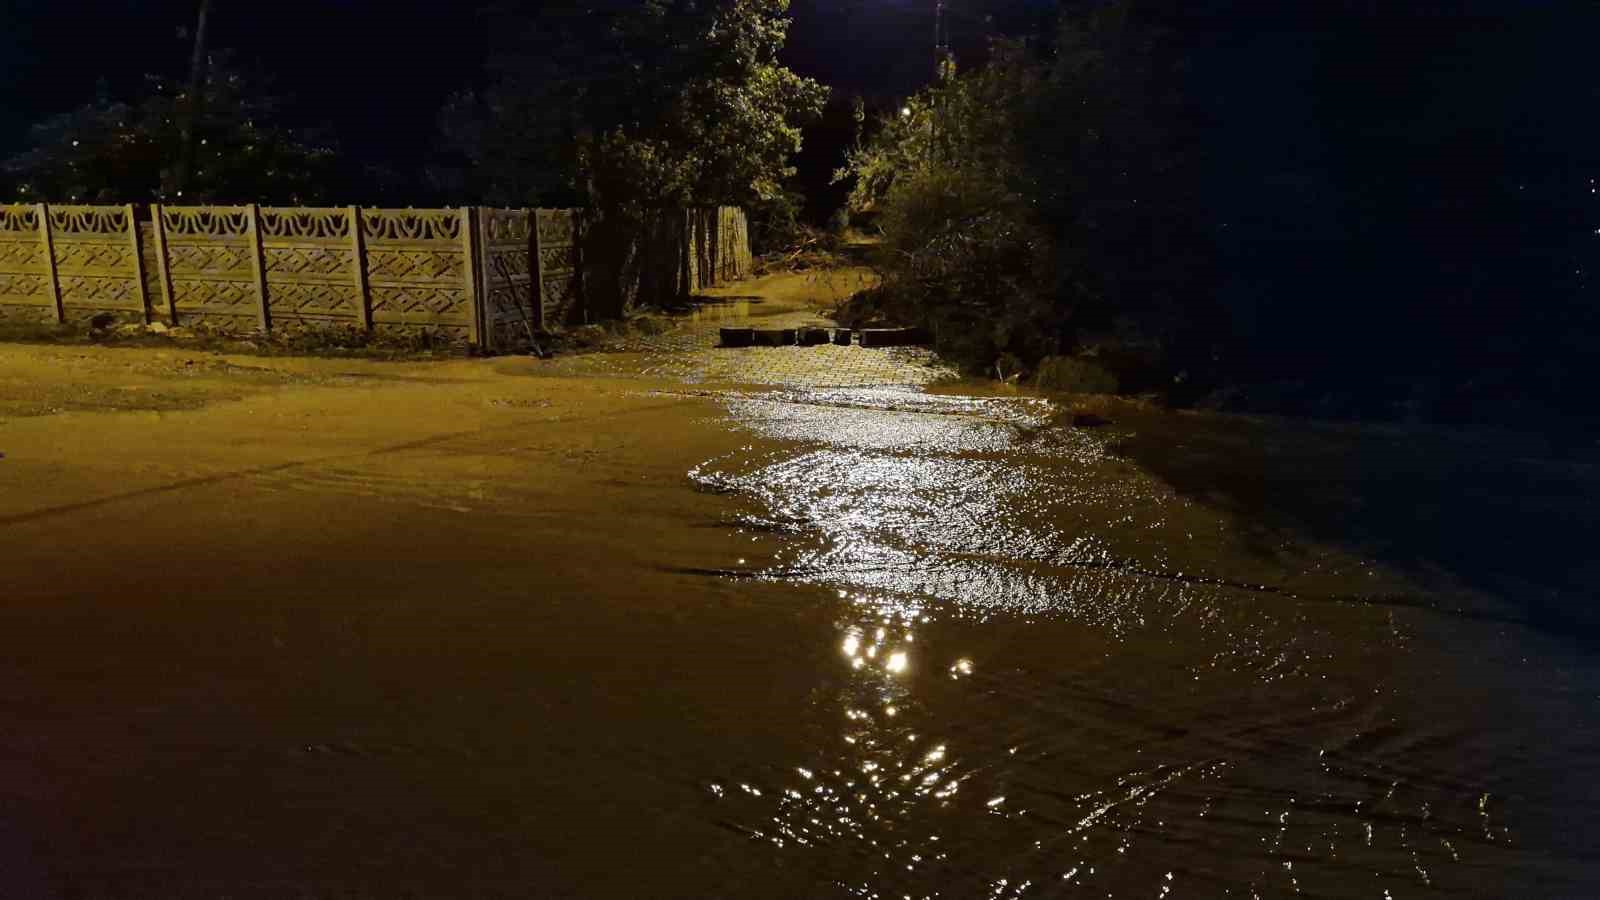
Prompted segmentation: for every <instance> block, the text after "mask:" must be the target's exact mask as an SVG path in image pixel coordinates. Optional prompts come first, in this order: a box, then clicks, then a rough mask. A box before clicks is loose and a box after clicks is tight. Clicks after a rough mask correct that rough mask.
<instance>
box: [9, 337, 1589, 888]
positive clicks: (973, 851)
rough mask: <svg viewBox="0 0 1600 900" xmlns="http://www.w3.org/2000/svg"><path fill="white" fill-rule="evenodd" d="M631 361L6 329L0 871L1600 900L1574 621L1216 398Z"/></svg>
mask: <svg viewBox="0 0 1600 900" xmlns="http://www.w3.org/2000/svg"><path fill="white" fill-rule="evenodd" d="M681 339H682V335H678V336H676V337H675V338H673V340H681ZM619 349H621V350H623V351H624V352H620V353H617V354H613V355H609V356H606V357H604V358H594V357H589V358H585V360H583V361H566V362H559V363H555V364H551V363H540V362H536V361H529V360H500V361H488V362H477V361H462V362H452V363H440V364H426V365H424V364H389V365H380V364H365V363H357V362H332V361H316V360H265V361H264V360H254V361H250V360H243V359H227V360H221V359H209V358H208V359H205V360H200V361H199V362H198V363H195V362H191V364H187V365H186V364H185V362H184V360H182V359H178V358H173V357H163V356H161V355H159V354H155V353H152V352H151V351H95V350H85V351H65V350H58V349H40V348H11V347H6V348H0V420H3V421H0V452H3V453H4V454H5V455H4V457H3V458H0V545H3V547H4V551H5V563H4V565H5V568H4V573H5V585H6V588H5V591H4V597H3V599H0V634H3V635H4V636H5V637H4V639H3V640H0V715H3V721H4V722H5V723H6V727H5V729H4V732H3V734H0V896H13V895H14V896H22V897H33V896H64V897H144V896H160V897H218V896H230V897H281V896H300V897H352V896H356V897H363V896H371V897H395V896H419V897H420V896H429V897H434V896H585V897H588V896H593V897H613V896H615V897H642V896H649V897H753V896H773V897H826V896H842V897H847V896H860V897H873V896H878V897H904V896H911V897H924V896H941V897H1034V896H1039V897H1057V896H1066V897H1070V896H1096V897H1100V896H1112V897H1183V896H1187V897H1222V896H1235V897H1250V896H1261V897H1271V896H1306V897H1385V896H1389V897H1394V898H1401V897H1428V896H1472V897H1513V896H1516V897H1522V896H1527V897H1535V896H1537V897H1585V896H1593V895H1594V894H1595V893H1596V888H1597V886H1600V871H1597V870H1596V868H1595V865H1594V863H1593V861H1592V859H1591V858H1590V857H1591V855H1592V854H1591V851H1590V848H1591V846H1592V843H1593V841H1592V835H1593V834H1595V825H1596V823H1597V819H1600V813H1597V812H1596V807H1595V801H1596V799H1597V797H1596V793H1597V788H1596V784H1597V783H1600V777H1597V776H1600V771H1597V769H1600V753H1597V751H1600V731H1597V725H1600V714H1597V712H1596V710H1597V705H1600V665H1597V664H1596V656H1595V655H1594V652H1593V645H1592V644H1591V643H1589V642H1587V641H1586V640H1585V639H1584V638H1583V637H1582V636H1581V635H1577V634H1574V633H1573V630H1572V629H1565V630H1564V629H1561V628H1551V627H1544V626H1543V625H1541V624H1540V622H1538V621H1534V620H1533V619H1530V618H1529V617H1528V616H1527V615H1525V614H1524V607H1523V606H1522V605H1520V604H1519V597H1518V596H1517V592H1516V591H1515V590H1514V589H1507V590H1505V591H1502V592H1498V593H1497V592H1495V591H1489V590H1485V589H1483V588H1482V587H1481V586H1480V585H1479V584H1478V583H1476V582H1471V583H1469V582H1467V581H1466V580H1464V579H1462V578H1458V577H1457V576H1456V574H1455V573H1453V572H1450V571H1440V570H1438V568H1437V567H1433V568H1430V567H1428V566H1426V565H1420V564H1419V565H1401V564H1400V563H1398V562H1396V561H1395V560H1398V559H1399V558H1400V557H1399V555H1398V554H1394V553H1385V554H1370V553H1366V552H1364V551H1362V549H1361V548H1360V547H1356V546H1352V545H1351V544H1347V543H1344V542H1341V541H1339V540H1336V539H1335V538H1336V537H1337V536H1338V535H1337V532H1336V531H1335V532H1329V531H1326V530H1323V529H1318V528H1312V527H1309V526H1307V527H1294V526H1291V525H1288V524H1282V523H1279V522H1277V521H1276V520H1274V521H1273V523H1272V524H1271V525H1270V527H1269V526H1268V525H1266V524H1264V523H1265V522H1266V521H1267V520H1266V519H1265V518H1264V517H1263V515H1258V514H1257V512H1256V511H1255V510H1253V509H1246V508H1244V507H1241V506H1239V505H1238V504H1234V503H1230V502H1228V500H1229V498H1227V497H1222V496H1208V495H1206V494H1204V493H1201V492H1196V491H1193V490H1189V489H1187V488H1185V489H1183V490H1180V489H1179V488H1178V487H1177V485H1179V484H1180V483H1184V484H1186V483H1187V477H1185V478H1180V477H1179V476H1178V474H1176V473H1177V471H1178V467H1177V466H1176V462H1177V461H1178V460H1179V458H1180V456H1181V454H1182V453H1184V452H1189V451H1186V450H1185V449H1184V448H1189V450H1192V449H1193V447H1195V446H1198V445H1199V443H1200V441H1199V438H1200V436H1202V434H1203V433H1204V432H1206V430H1207V429H1213V430H1214V429H1217V428H1219V427H1220V428H1222V430H1223V431H1224V432H1227V433H1232V431H1231V430H1230V429H1229V428H1228V427H1227V426H1226V424H1225V423H1224V424H1223V425H1222V426H1219V425H1218V424H1217V423H1216V422H1213V421H1210V420H1190V419H1185V418H1177V417H1170V416H1165V415H1162V414H1156V413H1138V412H1134V411H1129V412H1128V413H1127V414H1126V415H1123V416H1119V417H1118V421H1117V422H1116V424H1115V425H1113V426H1111V427H1109V428H1106V429H1095V430H1084V429H1073V428H1070V427H1064V426H1063V425H1061V424H1060V422H1059V417H1058V411H1057V410H1056V409H1055V408H1054V407H1052V406H1051V405H1050V404H1048V403H1046V402H1044V401H1042V400H1037V399H1032V398H1027V397H1019V396H1001V397H993V396H977V395H974V394H973V393H972V392H970V391H968V392H963V391H961V390H958V389H944V390H934V391H932V392H930V391H928V390H925V389H923V388H921V387H919V385H921V384H923V383H924V382H926V381H928V380H929V377H928V374H929V371H930V370H929V369H928V368H927V365H926V363H927V360H926V359H924V358H919V357H917V356H916V355H915V354H910V355H903V356H901V357H898V358H897V360H898V361H896V362H893V363H892V364H891V363H890V362H885V361H884V360H882V359H876V360H873V361H870V362H868V361H866V360H862V361H860V365H861V366H864V367H865V369H864V370H862V371H865V370H872V371H879V372H880V374H879V375H877V376H875V380H876V381H877V382H878V383H876V384H869V383H866V382H868V381H869V380H873V379H868V378H866V377H865V376H862V377H856V376H854V375H851V376H849V377H845V378H841V379H839V380H840V382H842V383H836V384H835V385H834V386H829V378H828V372H829V371H830V370H832V371H835V372H838V371H841V370H840V367H839V365H838V362H837V361H834V362H832V363H829V364H827V365H821V366H819V365H807V364H804V363H801V362H797V361H796V358H795V357H794V356H793V354H801V353H806V352H808V351H806V350H801V349H798V348H796V349H794V350H791V351H787V352H788V353H789V354H790V356H788V357H779V356H775V355H774V354H775V353H781V352H784V351H759V352H758V351H728V352H730V353H735V354H741V355H742V359H743V360H744V361H743V362H738V363H727V362H722V361H716V362H707V363H705V364H704V365H702V364H699V363H685V362H683V361H682V360H681V359H672V360H666V359H664V357H663V354H667V353H671V354H678V355H682V354H696V353H707V354H709V353H713V352H720V351H710V350H706V349H704V348H700V347H698V346H679V347H671V348H665V349H659V350H658V348H653V347H649V346H645V347H633V348H619ZM853 349H854V352H870V351H861V350H859V348H853ZM838 351H842V348H838ZM838 351H835V350H829V351H828V352H830V353H832V352H838ZM813 359H823V357H821V356H818V357H813ZM713 365H714V366H717V367H719V368H715V369H710V368H707V367H708V366H713ZM569 366H593V367H598V368H597V369H595V370H593V371H585V372H574V371H571V370H569V369H568V368H567V367H569ZM663 366H665V367H667V368H665V369H664V368H663ZM229 367H234V368H238V369H242V370H243V371H234V370H233V368H229ZM849 371H857V370H849ZM63 372H65V373H67V375H68V377H69V379H70V381H71V383H72V385H73V387H72V388H71V389H62V388H60V386H59V384H57V385H55V386H54V387H51V388H50V390H51V391H53V393H52V395H51V396H52V397H54V398H55V399H53V400H52V401H51V403H50V405H49V407H48V408H46V409H40V408H37V405H35V406H27V405H26V404H25V403H24V401H23V399H20V398H25V397H26V396H31V394H29V391H30V390H31V388H30V385H32V384H33V383H34V381H35V380H36V379H40V378H43V377H45V376H47V375H49V374H50V373H58V374H59V373H63ZM601 376H603V377H601ZM736 381H737V382H742V383H736ZM152 396H153V397H155V398H157V399H155V400H149V399H146V398H149V397H152ZM81 397H90V398H92V403H93V406H92V409H91V407H89V406H87V405H83V404H78V401H77V400H75V399H74V398H81ZM162 398H179V400H181V402H178V400H172V401H171V402H168V400H167V399H162ZM89 402H90V401H84V402H83V403H84V404H88V403H89ZM141 403H143V404H145V405H144V406H141V405H140V404H141ZM1319 440H1320V439H1319ZM1152 448H1154V449H1152ZM1285 452H1286V453H1287V452H1288V451H1287V450H1286V451H1285ZM1151 453H1156V454H1158V455H1159V456H1161V458H1159V459H1158V458H1155V457H1152V456H1151V455H1150V454H1151ZM1239 464H1240V463H1239V462H1238V461H1237V460H1234V461H1230V460H1228V459H1221V460H1211V461H1209V462H1206V463H1205V465H1211V466H1214V467H1217V468H1218V469H1219V470H1222V469H1229V468H1230V466H1232V467H1237V466H1238V465H1239ZM1196 465H1198V464H1196ZM1193 469H1194V466H1193V465H1192V466H1190V469H1189V470H1185V472H1184V474H1185V475H1186V476H1187V475H1189V474H1192V470H1193ZM1328 477H1329V478H1330V479H1332V478H1333V477H1334V476H1333V474H1332V473H1330V474H1329V475H1328ZM1589 484H1590V482H1589V481H1587V480H1585V477H1584V473H1582V472H1580V473H1578V475H1577V476H1574V478H1573V479H1572V480H1571V483H1570V484H1567V487H1568V488H1570V489H1571V490H1576V491H1578V495H1577V497H1576V502H1578V503H1579V505H1578V506H1577V507H1566V506H1559V507H1554V508H1553V509H1555V510H1557V511H1560V510H1569V509H1573V508H1576V509H1580V510H1581V509H1585V508H1587V500H1588V499H1589V498H1588V497H1587V496H1586V495H1584V494H1583V493H1582V492H1583V491H1584V490H1592V487H1588V486H1587V485H1589ZM1285 505H1288V504H1287V503H1286V504H1285ZM1353 521H1354V520H1353ZM1485 527H1489V523H1485ZM1379 556H1381V557H1382V559H1381V560H1380V559H1379V558H1378V557H1379ZM1574 564H1575V565H1577V564H1578V562H1577V561H1575V562H1574ZM1529 578H1532V579H1533V580H1532V581H1529V582H1526V583H1527V584H1529V585H1531V586H1530V587H1529V588H1528V590H1529V591H1540V592H1542V594H1541V596H1543V595H1546V594H1548V593H1549V592H1550V591H1553V590H1557V589H1558V588H1560V587H1561V585H1560V584H1559V583H1558V582H1559V579H1556V578H1555V577H1554V576H1551V577H1549V578H1546V579H1545V580H1544V581H1539V580H1538V578H1537V573H1533V574H1530V575H1529Z"/></svg>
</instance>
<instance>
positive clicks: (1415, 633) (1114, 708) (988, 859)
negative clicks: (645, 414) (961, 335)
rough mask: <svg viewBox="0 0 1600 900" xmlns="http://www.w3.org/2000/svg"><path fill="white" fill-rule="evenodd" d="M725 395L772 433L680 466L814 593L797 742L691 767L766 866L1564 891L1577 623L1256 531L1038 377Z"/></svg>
mask: <svg viewBox="0 0 1600 900" xmlns="http://www.w3.org/2000/svg"><path fill="white" fill-rule="evenodd" d="M726 406H727V409H728V412H729V416H730V418H731V419H732V420H733V421H734V422H735V423H737V425H738V426H739V427H740V428H742V429H745V430H747V431H748V432H749V433H751V434H753V435H758V436H760V437H762V438H765V439H777V440H781V441H783V442H784V447H783V449H781V450H768V451H765V452H754V450H753V448H744V449H741V450H740V451H736V452H734V453H731V454H728V455H726V456H724V457H721V458H718V459H715V460H711V461H708V462H707V463H705V464H703V465H701V466H699V467H697V468H696V470H695V471H694V478H695V480H696V482H697V483H698V484H699V485H701V486H702V488H703V489H707V490H713V491H717V492H727V493H731V494H733V495H736V496H740V497H743V498H748V499H750V500H752V501H753V504H752V507H751V511H750V512H749V513H748V514H747V515H746V517H745V518H744V519H742V520H741V526H742V527H744V528H746V529H748V530H749V531H751V532H752V533H758V534H765V533H774V532H775V533H782V534H792V535H795V536H796V537H795V539H794V540H792V541H790V542H787V543H786V544H785V545H784V547H783V549H782V551H780V553H779V555H778V557H777V558H776V559H774V560H772V561H771V562H770V563H769V564H768V565H767V566H766V567H765V568H762V569H757V570H755V571H753V572H743V573H740V574H742V575H745V576H747V577H757V578H773V579H779V580H785V581H789V580H796V581H802V582H807V583H814V584H818V585H823V586H826V587H828V588H831V589H835V590H836V597H837V601H838V602H837V607H838V611H837V613H836V615H835V632H834V633H833V634H832V635H830V637H831V638H832V643H833V645H834V653H833V656H834V658H833V661H832V662H833V665H832V670H831V671H827V670H824V671H823V672H821V673H819V674H820V679H819V680H820V685H819V688H818V689H817V691H816V692H815V693H814V695H813V698H812V702H811V709H810V710H809V712H811V713H812V714H813V715H814V716H815V718H816V719H817V720H818V722H817V726H816V727H818V729H819V731H821V732H824V733H823V734H819V735H818V738H817V740H816V745H815V747H814V748H811V749H810V751H809V752H807V753H804V754H801V755H800V756H798V757H796V758H794V759H791V760H784V761H779V762H770V761H769V762H767V763H766V764H764V765H759V766H751V767H746V768H744V769H742V770H738V771H733V772H729V773H728V775H727V776H725V777H724V778H723V779H721V780H719V781H717V782H715V783H713V784H712V785H710V786H709V789H710V790H711V791H712V792H713V793H714V794H715V795H716V796H717V797H718V798H719V803H720V804H721V805H722V806H723V807H724V808H725V810H726V812H725V813H723V815H724V816H725V821H726V822H727V823H728V824H729V825H730V826H731V827H735V828H738V829H740V830H742V831H744V832H745V833H747V834H749V835H750V836H751V837H752V839H754V840H757V841H760V842H763V843H765V844H768V845H770V846H771V847H773V848H775V849H776V850H777V851H778V852H780V853H781V854H783V855H784V857H785V858H786V859H791V860H793V864H794V865H800V866H805V867H808V868H810V869H811V870H812V871H813V872H815V873H825V874H826V876H827V877H828V878H829V879H831V880H832V881H834V882H835V883H836V884H837V885H839V886H840V887H841V889H843V890H845V891H847V892H848V893H851V894H855V895H859V896H873V897H876V896H882V897H901V896H915V897H921V896H948V897H977V896H988V897H1019V896H1073V895H1075V893H1074V892H1075V891H1076V892H1079V893H1080V894H1081V895H1083V896H1115V897H1124V896H1127V897H1165V896H1200V897H1215V896H1245V897H1248V896H1312V897H1386V896H1391V897H1405V896H1434V895H1441V894H1442V895H1448V896H1572V897H1578V896H1588V895H1591V894H1592V893H1593V891H1594V889H1595V884H1596V878H1597V875H1600V873H1597V872H1596V870H1595V868H1594V863H1593V861H1592V854H1591V849H1592V844H1591V838H1592V835H1593V834H1594V833H1595V831H1594V826H1595V824H1596V821H1597V815H1596V812H1595V806H1594V801H1595V800H1596V799H1597V797H1596V787H1595V785H1596V783H1597V779H1596V775H1597V774H1600V771H1597V755H1596V750H1597V749H1600V743H1597V737H1600V735H1597V731H1596V725H1597V723H1600V715H1597V712H1596V709H1597V701H1600V693H1597V689H1600V677H1597V676H1600V667H1597V666H1596V664H1595V659H1594V657H1593V656H1592V655H1586V654H1585V653H1583V652H1582V651H1581V649H1580V648H1578V647H1576V646H1574V645H1572V644H1570V643H1568V642H1566V641H1564V640H1562V639H1561V638H1559V637H1553V636H1550V635H1543V634H1540V633H1538V632H1537V631H1533V630H1530V629H1528V628H1526V627H1525V626H1523V625H1520V624H1507V618H1506V617H1508V616H1511V615H1513V614H1514V612H1513V611H1512V610H1510V609H1501V610H1499V611H1498V612H1497V611H1496V610H1495V609H1494V608H1493V601H1492V600H1489V599H1486V598H1481V597H1479V598H1473V599H1471V600H1470V601H1462V599H1461V598H1460V597H1458V596H1454V595H1451V594H1440V593H1437V592H1433V591H1430V589H1428V588H1424V587H1423V586H1421V585H1419V584H1416V583H1414V582H1412V581H1408V580H1407V579H1406V578H1404V577H1401V576H1400V575H1398V574H1395V573H1393V572H1391V571H1387V570H1386V569H1384V568H1383V567H1381V566H1378V565H1376V564H1373V563H1371V562H1369V561H1367V560H1364V559H1362V558H1359V557H1353V556H1349V555H1347V554H1345V553H1343V552H1341V551H1339V550H1338V549H1335V548H1331V547H1326V546H1319V545H1317V544H1316V543H1314V542H1310V541H1307V540H1304V539H1300V538H1298V537H1296V536H1295V535H1293V534H1287V533H1281V534H1278V535H1275V536H1274V540H1272V541H1271V542H1263V541H1262V540H1261V535H1260V534H1259V533H1256V532H1254V531H1253V530H1252V529H1248V528H1241V527H1239V526H1238V524H1237V523H1235V522H1233V521H1231V520H1230V518H1229V517H1228V516H1227V515H1225V514H1222V513H1219V512H1218V511H1216V510H1214V509H1211V508H1208V507H1206V506H1204V505H1201V504H1199V503H1196V502H1193V501H1192V500H1190V499H1187V498H1184V497H1181V496H1179V495H1177V494H1175V493H1174V491H1173V490H1172V488H1171V487H1169V486H1168V485H1166V484H1165V483H1163V482H1162V481H1161V480H1159V479H1157V478H1155V477H1153V476H1152V475H1151V474H1150V473H1149V472H1148V471H1145V470H1143V469H1142V468H1141V467H1139V466H1138V465H1136V464H1134V463H1132V462H1131V461H1129V460H1127V459H1123V458H1120V457H1119V456H1117V455H1116V454H1115V453H1113V452H1112V448H1113V447H1114V446H1115V442H1116V435H1115V434H1114V433H1103V432H1099V431H1088V430H1079V429H1067V428H1061V427H1056V426H1054V425H1053V424H1052V419H1051V416H1050V410H1049V409H1048V406H1047V404H1044V403H1043V401H1038V400H1028V399H1010V400H1005V399H979V398H970V397H961V396H930V395H926V394H911V393H906V392H896V391H893V390H876V391H874V390H834V391H807V392H788V393H778V394H767V395H760V394H752V395H748V396H743V397H736V398H733V399H729V400H727V401H726ZM1157 418H1159V417H1152V419H1157ZM1147 424H1151V425H1156V424H1157V423H1156V422H1151V423H1147ZM1168 427H1170V425H1169V426H1168ZM1462 602H1469V603H1474V604H1478V605H1479V607H1481V608H1477V607H1475V608H1471V609H1464V608H1462V607H1461V606H1460V604H1461V603H1462ZM830 718H831V719H832V720H833V721H832V723H831V727H828V726H827V725H826V724H824V723H825V722H826V720H827V719H830Z"/></svg>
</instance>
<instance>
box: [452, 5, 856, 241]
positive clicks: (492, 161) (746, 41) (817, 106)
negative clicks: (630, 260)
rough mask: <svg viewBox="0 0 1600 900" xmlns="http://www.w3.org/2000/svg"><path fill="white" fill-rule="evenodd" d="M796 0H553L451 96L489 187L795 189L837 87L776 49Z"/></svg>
mask: <svg viewBox="0 0 1600 900" xmlns="http://www.w3.org/2000/svg"><path fill="white" fill-rule="evenodd" d="M787 8H788V2H787V0H715V2H709V3H707V2H694V0H647V2H644V3H638V2H617V0H612V2H610V3H606V2H596V3H589V4H585V5H584V6H583V7H581V8H578V7H575V6H556V7H551V8H547V9H546V10H545V11H544V12H542V13H540V14H539V15H538V16H537V17H535V18H534V19H532V20H530V21H528V22H526V23H525V24H524V26H523V27H522V29H521V30H520V31H518V32H517V38H516V40H514V41H513V42H512V43H511V45H510V46H509V47H507V48H505V49H504V50H502V51H500V52H499V53H497V54H496V55H495V57H494V59H493V60H492V62H491V65H490V84H489V86H488V87H487V88H486V89H485V90H483V91H481V92H475V93H471V94H464V95H462V96H460V97H458V98H457V99H456V100H455V101H454V102H452V104H451V105H450V106H449V107H447V108H446V110H445V112H444V114H443V116H442V121H443V124H444V127H445V132H446V140H447V144H448V145H449V146H450V148H451V149H453V150H454V151H455V152H457V153H458V154H460V155H461V156H462V157H463V158H464V159H465V160H466V161H467V162H468V163H470V165H471V169H472V177H473V179H474V180H475V182H476V184H475V187H476V191H475V193H478V194H479V195H480V196H483V197H484V198H485V199H486V200H488V201H490V202H497V203H506V204H513V205H527V204H533V203H538V202H550V201H551V200H556V201H557V202H559V201H562V200H565V201H570V202H579V203H584V204H587V205H594V206H598V207H602V208H607V209H613V210H616V209H622V208H625V207H636V208H640V209H651V208H663V207H673V206H687V205H713V204H720V203H726V204H738V205H746V206H752V205H758V204H761V203H763V202H770V201H774V200H777V199H779V198H781V197H782V196H783V194H784V190H783V186H782V185H783V182H784V181H785V179H786V178H788V177H789V176H790V175H792V174H793V169H792V168H790V166H789V158H790V157H791V156H792V155H793V154H794V153H796V152H797V151H798V150H799V149H800V126H801V124H802V123H803V122H805V121H807V120H808V119H810V118H812V117H815V116H816V115H818V114H820V112H821V109H822V106H823V103H824V101H825V100H826V96H827V91H826V89H825V88H824V87H823V86H821V85H820V84H818V83H816V82H815V81H813V80H811V79H808V78H802V77H800V76H799V75H796V74H795V73H794V72H792V71H790V70H789V69H787V68H786V67H784V66H783V65H781V64H780V63H779V62H778V58H777V57H778V51H779V50H781V49H782V47H783V44H784V40H785V37H786V35H787V32H788V26H789V20H788V19H787V18H786V17H785V15H784V14H785V12H786V10H787Z"/></svg>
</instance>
